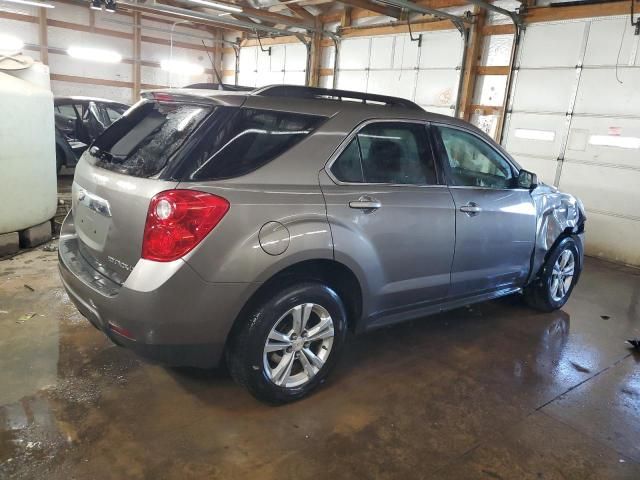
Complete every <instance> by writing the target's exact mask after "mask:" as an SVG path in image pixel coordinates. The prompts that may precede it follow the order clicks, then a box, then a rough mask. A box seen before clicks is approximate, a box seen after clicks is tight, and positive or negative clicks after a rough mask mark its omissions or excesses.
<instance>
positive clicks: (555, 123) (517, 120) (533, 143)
mask: <svg viewBox="0 0 640 480" xmlns="http://www.w3.org/2000/svg"><path fill="white" fill-rule="evenodd" d="M566 123H567V119H566V117H565V116H564V115H542V114H527V113H513V114H512V115H511V116H510V118H509V130H508V134H507V138H506V142H505V145H506V149H507V151H508V152H509V153H511V154H515V153H522V154H528V155H534V156H541V157H546V158H549V159H552V160H555V159H556V158H558V157H559V156H560V149H561V148H562V134H563V131H564V129H565V125H566ZM545 135H553V140H545V139H539V138H541V137H543V136H545Z"/></svg>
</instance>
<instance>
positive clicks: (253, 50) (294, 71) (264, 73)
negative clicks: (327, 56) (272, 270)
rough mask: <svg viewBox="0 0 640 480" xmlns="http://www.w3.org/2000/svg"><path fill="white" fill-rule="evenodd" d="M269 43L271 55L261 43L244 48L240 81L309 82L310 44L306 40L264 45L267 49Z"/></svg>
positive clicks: (253, 84)
mask: <svg viewBox="0 0 640 480" xmlns="http://www.w3.org/2000/svg"><path fill="white" fill-rule="evenodd" d="M269 47H271V55H269V53H268V52H264V51H262V50H261V49H260V47H259V46H255V47H242V48H241V49H240V61H239V65H238V67H239V72H238V84H239V85H244V86H247V87H262V86H265V85H274V84H285V83H286V84H290V85H305V83H306V75H307V73H306V71H307V47H306V46H304V45H303V44H302V43H287V44H282V45H269V46H267V45H264V48H265V49H268V48H269Z"/></svg>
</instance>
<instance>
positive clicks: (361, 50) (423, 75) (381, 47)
mask: <svg viewBox="0 0 640 480" xmlns="http://www.w3.org/2000/svg"><path fill="white" fill-rule="evenodd" d="M418 34H420V33H414V35H418ZM462 53H463V48H462V37H461V35H460V33H459V32H458V31H457V30H446V31H438V32H422V47H418V42H413V41H411V40H410V38H409V35H408V34H402V35H389V36H377V37H372V38H364V37H363V38H347V39H344V40H342V41H341V43H340V54H339V58H338V62H339V63H338V79H337V87H338V88H342V89H346V90H359V91H366V92H367V93H378V94H383V95H393V96H399V97H403V98H406V99H408V100H412V101H414V102H416V103H417V104H419V105H420V106H422V107H423V108H424V109H425V110H429V111H433V112H437V113H443V114H445V115H454V113H455V106H456V103H457V100H458V86H459V80H460V69H461V65H462Z"/></svg>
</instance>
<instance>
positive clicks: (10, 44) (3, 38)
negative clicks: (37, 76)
mask: <svg viewBox="0 0 640 480" xmlns="http://www.w3.org/2000/svg"><path fill="white" fill-rule="evenodd" d="M23 48H24V42H23V41H22V40H20V39H19V38H18V37H14V36H13V35H7V34H5V33H0V53H2V54H4V55H13V54H14V53H19V52H20V51H21V50H22V49H23Z"/></svg>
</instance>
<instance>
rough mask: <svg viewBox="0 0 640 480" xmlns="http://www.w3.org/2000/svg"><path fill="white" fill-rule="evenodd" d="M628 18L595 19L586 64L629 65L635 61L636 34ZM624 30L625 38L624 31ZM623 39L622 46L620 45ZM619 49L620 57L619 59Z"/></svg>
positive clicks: (588, 43)
mask: <svg viewBox="0 0 640 480" xmlns="http://www.w3.org/2000/svg"><path fill="white" fill-rule="evenodd" d="M628 24H629V19H628V18H611V19H601V20H594V21H593V22H592V23H591V28H590V30H589V41H588V42H587V51H586V53H585V57H584V62H583V64H584V65H615V64H616V63H619V64H620V65H629V61H631V62H633V60H634V59H633V58H632V57H633V54H634V53H635V52H634V43H635V40H636V38H635V36H634V35H633V28H631V27H630V26H629V25H628ZM623 31H624V39H622V32H623ZM620 40H623V41H622V46H621V45H620ZM618 51H620V59H619V60H618Z"/></svg>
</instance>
